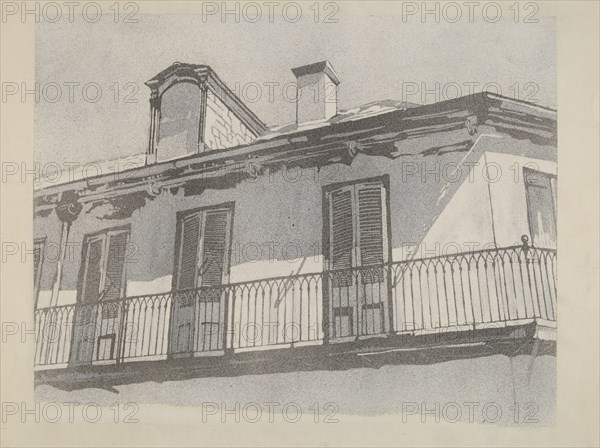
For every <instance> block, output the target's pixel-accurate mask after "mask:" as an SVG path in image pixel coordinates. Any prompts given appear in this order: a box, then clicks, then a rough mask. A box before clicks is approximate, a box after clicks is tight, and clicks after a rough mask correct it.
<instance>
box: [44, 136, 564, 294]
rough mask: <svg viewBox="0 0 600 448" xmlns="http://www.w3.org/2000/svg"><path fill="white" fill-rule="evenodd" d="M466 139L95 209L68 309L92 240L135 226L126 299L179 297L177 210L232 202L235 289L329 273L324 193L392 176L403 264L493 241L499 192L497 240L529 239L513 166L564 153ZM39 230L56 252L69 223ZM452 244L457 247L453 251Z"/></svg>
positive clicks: (67, 288) (87, 222) (69, 265)
mask: <svg viewBox="0 0 600 448" xmlns="http://www.w3.org/2000/svg"><path fill="white" fill-rule="evenodd" d="M483 133H485V132H483ZM465 137H467V138H468V135H467V134H466V132H465V131H464V130H461V131H453V132H440V133H438V134H436V135H433V136H431V135H428V136H425V137H420V138H415V139H411V140H408V141H402V142H400V143H399V144H398V146H399V147H400V148H399V149H400V152H401V153H402V154H403V156H402V157H398V158H396V159H394V160H391V159H389V158H386V157H381V156H372V155H365V154H361V153H359V154H357V155H356V157H355V158H354V160H353V161H352V163H351V165H350V166H347V165H345V164H334V165H329V166H324V167H321V168H320V170H317V169H316V168H306V169H294V168H289V169H287V170H286V169H283V170H279V171H270V172H269V171H267V172H266V173H264V174H262V175H257V176H256V177H252V178H249V179H242V178H241V177H240V182H239V183H238V184H237V185H236V187H235V188H229V189H208V190H204V191H202V192H200V193H199V194H196V193H194V192H193V191H192V190H191V189H187V190H186V188H183V187H182V188H174V189H166V190H164V191H163V192H162V193H160V194H159V195H158V196H156V197H151V198H148V199H146V200H145V205H143V206H142V207H140V208H137V209H135V210H134V211H133V213H132V214H131V217H130V218H122V219H114V218H112V217H110V215H111V214H112V213H113V211H114V210H113V206H112V205H111V204H110V203H105V204H102V205H98V204H90V203H87V204H85V206H84V209H83V211H82V212H81V214H80V216H79V218H78V219H77V220H76V221H75V222H74V223H73V224H72V226H71V228H70V234H69V242H70V250H69V251H68V254H67V255H68V257H67V258H66V260H65V266H64V268H63V278H62V285H61V295H60V298H59V304H64V303H73V301H74V300H75V295H76V293H75V290H76V286H77V277H78V272H79V268H80V263H81V244H82V242H83V239H84V236H85V235H86V234H90V233H94V232H97V231H100V230H103V229H108V228H112V227H116V226H121V225H125V224H130V225H131V240H130V241H131V245H130V254H129V255H128V257H127V263H126V277H127V294H128V295H138V294H147V293H156V292H165V291H168V290H170V289H171V276H172V274H173V260H174V248H175V229H176V213H177V212H178V211H182V210H188V209H193V208H197V207H203V206H210V205H216V204H221V203H224V202H235V212H234V216H233V239H232V257H231V275H230V281H231V282H240V281H245V280H254V279H256V278H266V277H271V276H279V275H289V274H290V272H292V271H293V272H294V273H299V272H298V268H299V267H300V266H301V265H302V269H301V271H300V272H301V273H306V272H319V271H321V270H322V268H323V258H322V247H321V240H322V228H323V218H322V191H323V187H324V186H326V185H331V184H335V183H338V182H346V181H351V180H358V179H364V178H370V177H376V176H382V175H389V177H390V215H391V238H392V240H391V247H392V252H393V259H394V260H400V259H405V258H408V257H410V256H411V255H414V251H415V245H416V247H425V248H426V250H427V251H428V252H427V253H426V254H425V255H427V254H428V255H440V254H441V253H439V252H440V251H443V250H452V249H453V248H454V251H456V249H455V247H460V248H463V250H468V249H469V248H470V247H471V248H472V243H473V242H476V243H479V244H480V245H485V244H488V243H490V242H492V241H493V234H492V228H491V227H492V226H491V215H490V202H489V197H490V196H489V194H490V191H491V197H492V205H493V207H494V227H495V233H496V240H497V243H498V245H509V244H514V243H515V242H518V241H519V238H520V236H521V235H522V234H527V233H528V230H527V229H528V226H527V214H526V206H525V202H524V200H525V199H524V198H525V192H524V187H523V184H522V175H521V176H519V179H517V181H515V179H514V178H513V175H514V171H511V169H510V167H511V166H512V165H513V164H515V163H517V164H518V166H522V165H523V164H525V163H529V162H533V163H535V164H537V165H538V166H539V167H540V169H542V170H547V171H551V172H554V171H555V163H554V159H555V157H556V150H555V148H551V147H541V146H537V145H534V144H532V143H530V142H528V141H524V140H523V141H521V140H515V139H512V138H510V137H508V136H506V135H501V134H500V135H496V137H485V136H483V137H481V138H479V137H478V136H477V135H476V136H475V137H473V138H472V140H473V141H477V139H479V141H477V142H476V144H475V145H474V146H473V147H472V148H471V149H470V150H469V151H467V150H465V149H464V148H463V149H460V144H459V143H461V142H464V141H465ZM431 148H442V149H438V150H436V151H431V150H430V149H431ZM444 148H445V149H444ZM485 158H487V160H488V163H489V162H490V161H493V162H494V163H497V164H498V165H499V166H501V167H502V170H503V175H502V177H501V178H500V179H499V180H498V181H497V182H494V183H490V188H489V189H488V182H487V181H486V180H485V176H483V175H482V170H483V169H484V166H482V164H484V163H485ZM469 161H470V162H472V163H478V165H475V166H474V167H473V165H472V164H471V165H470V167H472V168H471V169H472V170H474V172H472V173H471V175H472V180H471V179H469V175H470V174H469V173H470V169H469V167H466V168H465V162H469ZM456 167H463V168H462V169H461V172H462V174H461V177H458V178H455V176H453V175H452V171H453V170H454V169H456ZM250 170H251V171H252V168H250ZM521 170H522V168H521ZM521 172H522V171H521ZM200 183H201V181H200ZM34 226H35V237H36V238H40V237H46V238H47V240H48V242H54V243H55V246H56V245H57V244H58V243H59V241H60V223H59V222H58V219H57V217H56V215H55V213H54V212H51V213H50V214H49V215H48V216H46V217H42V216H36V218H35V221H34ZM421 243H423V244H421ZM447 243H453V245H452V247H450V246H448V245H447ZM445 245H446V246H445ZM469 245H471V246H469ZM444 247H445V248H446V249H444ZM449 247H450V248H449ZM304 258H305V260H304V262H303V259H304ZM55 266H56V257H55V258H54V259H50V258H48V257H45V260H44V264H43V274H42V281H41V285H40V291H41V292H40V306H44V303H45V302H44V300H46V299H44V300H41V299H42V297H44V298H47V297H48V292H49V291H50V290H51V289H52V284H53V282H54V277H55V272H56V269H55Z"/></svg>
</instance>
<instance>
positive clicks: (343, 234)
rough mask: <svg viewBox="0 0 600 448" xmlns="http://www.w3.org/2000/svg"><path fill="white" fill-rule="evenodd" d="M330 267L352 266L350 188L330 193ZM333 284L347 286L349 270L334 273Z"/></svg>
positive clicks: (335, 268) (350, 277) (352, 236)
mask: <svg viewBox="0 0 600 448" xmlns="http://www.w3.org/2000/svg"><path fill="white" fill-rule="evenodd" d="M330 219H331V223H330V226H331V254H330V256H331V259H330V261H331V268H332V269H334V270H339V269H351V268H352V252H353V247H354V231H353V225H352V220H353V219H352V190H350V189H341V190H337V191H334V192H332V193H331V197H330ZM333 282H334V286H348V285H350V284H351V283H352V274H351V272H350V271H348V272H342V273H336V274H335V275H334V278H333Z"/></svg>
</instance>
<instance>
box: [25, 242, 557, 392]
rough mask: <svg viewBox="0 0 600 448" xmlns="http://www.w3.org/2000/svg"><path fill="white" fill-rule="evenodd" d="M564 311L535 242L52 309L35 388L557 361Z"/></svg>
mask: <svg viewBox="0 0 600 448" xmlns="http://www.w3.org/2000/svg"><path fill="white" fill-rule="evenodd" d="M556 298H557V297H556V251H555V250H553V249H541V248H534V247H531V246H528V245H527V243H526V242H525V243H524V245H518V246H513V247H506V248H498V249H490V250H482V251H474V252H465V253H459V254H452V255H444V256H438V257H431V258H421V259H412V260H406V261H399V262H390V263H386V264H382V265H377V266H369V267H363V268H356V269H352V270H343V271H324V272H320V273H313V274H302V275H294V276H289V277H276V278H268V279H262V280H256V281H252V282H243V283H231V284H227V285H223V286H221V287H218V288H199V289H194V290H187V291H175V292H168V293H163V294H154V295H145V296H137V297H126V298H123V299H118V300H111V301H101V302H98V303H92V304H73V305H65V306H56V307H50V308H42V309H38V310H36V312H35V324H36V331H37V344H36V352H35V369H36V382H37V383H38V384H40V383H48V384H53V385H56V386H58V387H64V388H71V387H73V388H75V387H86V386H89V385H96V386H97V385H98V384H119V383H124V382H137V381H147V380H150V379H152V380H158V381H160V380H166V379H177V378H187V377H193V376H202V375H206V376H210V375H238V374H246V373H249V372H254V371H256V372H264V371H284V370H302V369H306V368H336V369H337V368H349V367H352V366H356V365H359V366H360V365H364V364H365V363H366V364H368V365H369V366H377V365H380V364H382V363H386V362H439V361H440V360H448V359H456V358H460V357H465V356H467V357H473V356H482V355H483V356H484V355H489V354H493V353H512V354H514V353H515V350H520V349H521V348H522V347H523V345H524V344H523V343H524V342H527V341H542V343H543V344H545V346H550V347H551V350H552V347H554V343H553V341H552V340H553V332H554V328H555V327H556ZM536 350H537V349H536ZM367 359H368V361H366V360H367ZM351 361H352V362H351Z"/></svg>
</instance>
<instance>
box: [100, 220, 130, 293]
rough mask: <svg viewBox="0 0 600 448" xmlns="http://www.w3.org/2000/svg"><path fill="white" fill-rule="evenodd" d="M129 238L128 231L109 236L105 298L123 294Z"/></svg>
mask: <svg viewBox="0 0 600 448" xmlns="http://www.w3.org/2000/svg"><path fill="white" fill-rule="evenodd" d="M128 239H129V234H128V233H127V232H121V233H117V234H114V235H110V236H109V238H108V259H107V260H106V276H105V280H104V296H103V297H102V299H103V300H111V299H118V298H119V297H120V296H121V289H122V287H123V267H124V266H125V250H126V248H127V240H128Z"/></svg>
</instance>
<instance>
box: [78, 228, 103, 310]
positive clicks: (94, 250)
mask: <svg viewBox="0 0 600 448" xmlns="http://www.w3.org/2000/svg"><path fill="white" fill-rule="evenodd" d="M103 248H104V238H95V239H92V240H89V241H88V243H87V250H86V251H85V257H86V258H85V260H84V262H85V263H86V268H85V279H84V288H83V297H82V301H83V302H84V303H91V302H95V301H96V300H98V297H99V295H100V281H101V275H102V274H101V266H102V250H103Z"/></svg>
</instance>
